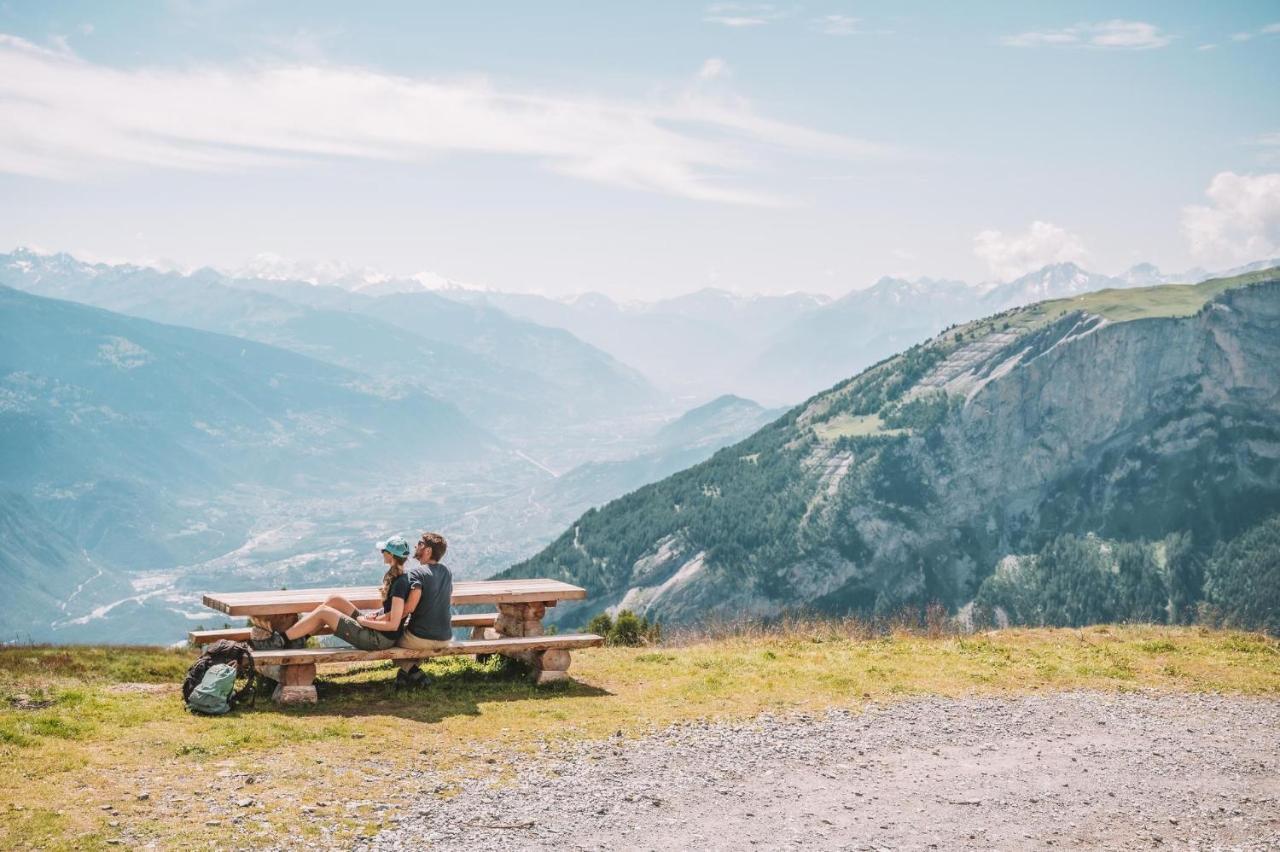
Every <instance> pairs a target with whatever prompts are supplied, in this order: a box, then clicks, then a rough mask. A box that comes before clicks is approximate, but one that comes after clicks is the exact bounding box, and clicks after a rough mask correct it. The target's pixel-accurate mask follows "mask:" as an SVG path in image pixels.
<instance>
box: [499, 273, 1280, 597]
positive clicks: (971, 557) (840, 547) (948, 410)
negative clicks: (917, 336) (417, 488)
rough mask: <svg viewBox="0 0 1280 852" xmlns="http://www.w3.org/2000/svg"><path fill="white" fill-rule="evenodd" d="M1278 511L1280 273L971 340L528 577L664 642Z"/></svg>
mask: <svg viewBox="0 0 1280 852" xmlns="http://www.w3.org/2000/svg"><path fill="white" fill-rule="evenodd" d="M1277 510H1280V272H1277V271H1276V270H1271V271H1269V272H1264V273H1255V274H1253V275H1251V276H1244V277H1241V278H1238V279H1232V280H1227V281H1211V282H1205V283H1203V284H1200V285H1196V286H1194V287H1191V286H1164V287H1153V288H1146V289H1141V290H1125V291H1105V292H1103V293H1092V294H1088V295H1086V296H1082V297H1075V298H1072V299H1066V300H1059V301H1056V302H1046V303H1041V304H1039V305H1034V306H1031V307H1030V308H1024V309H1017V310H1013V311H1007V312H1005V313H1003V314H998V315H996V316H994V317H989V318H987V319H985V320H980V321H978V322H975V323H970V324H968V325H966V326H963V327H960V328H957V329H953V330H951V331H949V332H947V333H944V334H943V335H940V336H939V337H937V338H935V339H933V340H931V341H929V342H928V343H926V344H924V345H922V346H919V347H914V348H913V349H911V350H909V351H907V352H905V353H903V354H902V355H899V356H897V357H895V358H892V359H889V360H888V361H885V362H883V363H881V364H879V365H877V366H875V367H873V368H871V369H870V370H868V371H866V372H864V373H863V374H861V375H859V376H857V377H855V378H854V379H851V380H849V381H846V382H844V383H842V384H840V385H838V386H836V387H835V388H832V389H831V390H830V391H827V392H825V393H823V394H820V395H818V396H816V397H814V398H813V399H811V400H810V401H809V402H807V403H806V404H804V405H802V406H800V407H798V408H797V409H795V410H793V411H792V412H790V413H789V414H787V415H786V416H784V417H783V418H781V419H780V420H778V421H777V422H775V423H773V424H771V425H770V426H768V427H766V428H765V429H763V430H762V431H761V432H759V433H757V434H756V435H754V436H752V437H751V438H749V439H747V440H746V441H744V442H743V443H741V444H738V445H736V446H734V447H730V448H728V449H726V450H723V451H721V452H720V453H718V454H717V455H716V456H715V457H714V458H712V459H711V460H709V461H708V462H706V463H704V464H702V465H698V466H696V467H694V468H691V469H689V470H686V471H683V472H681V473H680V474H677V475H675V476H673V477H671V478H669V479H667V480H663V481H662V482H659V483H656V484H654V485H651V486H648V487H646V488H644V489H641V490H640V491H637V492H635V493H634V494H631V495H628V496H627V497H624V498H622V499H620V500H618V501H615V502H614V503H611V504H610V505H609V506H606V507H605V508H604V509H602V510H599V511H593V512H589V513H588V514H587V515H585V516H583V517H582V518H581V519H580V520H579V521H578V522H577V523H576V524H575V525H574V526H573V528H572V529H571V530H569V531H567V532H566V533H565V535H564V536H562V537H561V539H560V540H558V541H557V542H556V543H554V544H553V545H552V546H551V547H549V548H548V549H547V550H546V551H544V552H543V553H541V554H539V555H538V556H536V557H535V558H533V559H531V560H529V561H528V562H526V563H522V564H521V565H517V566H515V567H514V568H512V569H511V570H510V571H509V572H508V573H509V574H511V575H526V576H535V575H536V576H548V575H551V576H560V577H564V578H566V579H570V580H572V581H576V582H581V583H584V584H586V585H587V586H588V588H589V589H590V591H591V593H592V600H591V601H590V603H589V604H588V606H589V607H590V608H591V609H600V608H602V607H604V606H606V605H618V604H623V605H626V606H628V607H631V608H634V609H637V610H645V611H648V612H649V613H650V614H652V615H656V616H657V617H659V618H662V619H665V620H667V621H689V620H694V619H696V618H699V617H701V616H702V615H703V614H705V613H707V612H715V613H721V614H725V615H729V614H733V615H737V614H742V613H748V614H772V613H776V612H778V611H780V610H782V609H785V608H797V607H805V608H812V609H817V610H822V611H829V612H838V613H846V612H861V613H867V612H873V611H892V610H895V609H897V608H900V607H902V606H906V605H918V604H921V603H923V602H926V601H928V600H940V601H943V602H945V603H946V604H948V605H949V606H951V607H953V608H954V607H959V606H961V605H963V604H964V603H966V602H967V601H969V600H971V599H972V597H973V595H974V593H975V591H976V589H977V587H978V584H979V583H981V581H982V580H983V579H984V578H985V577H986V576H987V575H989V574H990V573H991V571H992V570H993V569H994V568H995V566H996V564H997V563H998V562H999V560H1000V559H1001V558H1002V557H1004V556H1005V555H1007V554H1010V553H1023V552H1028V550H1030V549H1034V548H1036V547H1039V546H1040V545H1041V544H1043V543H1044V542H1045V541H1047V540H1049V539H1050V538H1052V537H1053V536H1055V535H1058V534H1061V533H1068V532H1070V533H1078V534H1083V533H1088V532H1094V533H1097V534H1098V535H1100V536H1104V537H1107V538H1110V539H1119V540H1137V539H1147V540H1150V539H1154V538H1158V537H1161V536H1164V535H1167V534H1169V533H1172V532H1177V531H1190V532H1191V533H1192V535H1193V537H1194V538H1195V539H1196V540H1197V542H1199V543H1201V544H1202V545H1204V544H1210V543H1212V542H1213V541H1216V540H1220V539H1221V538H1223V537H1227V536H1230V535H1234V534H1235V533H1237V532H1238V531H1240V530H1241V529H1242V528H1243V527H1245V526H1247V525H1248V524H1250V523H1252V522H1254V521H1256V520H1257V519H1259V518H1261V517H1262V516H1264V515H1266V514H1268V513H1274V512H1275V511H1277ZM560 615H561V617H562V618H565V619H566V620H570V621H571V620H572V618H573V613H572V612H565V613H562V614H560Z"/></svg>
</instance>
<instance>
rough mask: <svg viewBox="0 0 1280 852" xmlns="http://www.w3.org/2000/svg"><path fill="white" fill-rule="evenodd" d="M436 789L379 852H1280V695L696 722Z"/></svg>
mask: <svg viewBox="0 0 1280 852" xmlns="http://www.w3.org/2000/svg"><path fill="white" fill-rule="evenodd" d="M532 765H533V766H534V767H536V772H535V773H534V774H532V775H526V776H525V777H523V778H521V779H520V780H519V781H518V782H516V783H514V784H510V783H509V784H507V785H503V786H499V785H490V784H488V783H483V782H477V783H475V784H474V785H471V786H468V787H465V788H464V789H463V790H462V791H461V793H459V794H458V795H456V796H453V797H452V798H448V799H444V798H441V797H439V796H437V795H434V794H424V795H423V796H422V798H421V799H420V800H419V801H418V802H417V803H416V804H415V805H414V806H412V807H410V808H408V809H407V810H405V811H404V812H403V816H402V821H401V822H400V823H399V824H398V825H397V826H396V827H395V828H394V829H388V830H385V831H383V832H382V833H380V834H379V835H378V836H377V837H376V838H374V839H373V840H372V842H370V843H366V844H365V845H364V846H362V847H361V848H362V849H366V850H393V849H417V848H434V849H466V850H474V852H481V851H482V850H503V852H509V850H512V849H522V850H524V849H552V848H554V849H670V850H677V849H678V850H685V849H735V850H741V849H791V848H802V847H803V848H805V849H903V848H910V849H930V848H937V849H964V848H975V849H990V848H999V849H1033V848H1034V849H1080V848H1087V849H1137V848H1147V849H1151V848H1165V849H1187V848H1193V849H1280V701H1276V700H1274V699H1272V700H1266V699H1251V698H1241V697H1233V696H1219V695H1157V694H1146V693H1144V694H1128V695H1117V694H1098V693H1068V694H1057V695H1044V696H1034V697H1027V698H1016V699H963V700H949V699H940V698H939V699H925V700H912V701H904V702H901V703H897V704H892V705H887V706H881V707H871V708H868V709H867V710H866V711H864V712H862V713H860V714H855V713H849V712H844V711H833V712H830V713H827V714H825V715H822V716H818V717H787V718H785V719H782V718H771V717H767V716H766V717H761V718H759V719H756V720H754V721H752V722H750V723H744V724H709V723H695V724H684V725H679V726H676V727H672V728H669V729H664V730H662V731H659V732H656V733H654V734H651V735H648V736H645V737H643V738H641V739H638V740H624V739H622V738H612V739H608V740H605V741H597V742H590V743H581V744H578V745H576V746H574V747H573V748H572V749H571V750H569V751H567V752H563V753H556V754H553V753H551V752H547V753H546V757H545V759H544V760H542V761H540V762H534V763H533V764H532Z"/></svg>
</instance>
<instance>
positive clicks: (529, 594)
mask: <svg viewBox="0 0 1280 852" xmlns="http://www.w3.org/2000/svg"><path fill="white" fill-rule="evenodd" d="M333 595H341V596H342V597H344V598H346V599H347V600H349V601H351V603H353V604H355V605H356V606H357V607H359V608H360V609H377V608H378V607H381V606H382V598H381V597H380V596H379V594H378V587H377V586H347V587H343V588H324V589H288V590H286V591H276V592H210V593H209V594H207V595H205V596H204V605H205V606H207V607H210V608H211V609H216V610H218V611H219V612H225V613H226V614H227V615H288V614H291V613H303V612H310V611H311V610H313V609H315V608H316V607H318V606H320V605H321V604H323V603H324V602H325V601H326V600H328V599H329V598H330V597H332V596H333ZM586 596H587V590H586V589H583V588H581V587H579V586H571V585H569V584H568V583H562V582H560V581H559V580H470V581H460V582H457V583H454V584H453V604H454V605H455V606H465V605H468V604H500V603H546V604H552V605H554V604H555V602H556V601H572V600H582V599H583V598H585V597H586Z"/></svg>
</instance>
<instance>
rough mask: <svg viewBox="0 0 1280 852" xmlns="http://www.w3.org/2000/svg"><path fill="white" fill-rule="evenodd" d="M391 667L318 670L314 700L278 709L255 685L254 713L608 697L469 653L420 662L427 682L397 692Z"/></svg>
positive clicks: (431, 714) (385, 712)
mask: <svg viewBox="0 0 1280 852" xmlns="http://www.w3.org/2000/svg"><path fill="white" fill-rule="evenodd" d="M396 670H397V667H396V666H395V665H394V664H393V663H386V662H380V663H371V664H365V665H357V666H352V667H350V668H347V669H344V670H336V671H325V670H323V669H322V670H321V671H320V674H319V676H318V677H317V678H316V693H317V696H318V698H319V702H318V703H317V704H314V705H306V706H301V707H299V706H294V707H288V708H286V707H282V706H280V705H276V704H273V703H272V702H271V700H270V695H271V687H272V686H274V684H273V683H272V682H271V681H266V682H265V685H260V687H259V694H258V702H257V710H258V712H262V711H264V710H265V711H268V712H289V713H294V712H298V713H306V714H308V715H311V714H314V715H320V716H345V717H360V716H399V717H401V718H405V719H413V720H414V721H418V722H427V723H431V722H440V721H443V720H444V719H448V718H450V717H453V716H478V715H479V714H480V705H481V704H490V703H493V702H497V701H545V700H547V699H552V698H583V699H590V698H600V697H603V696H608V695H612V694H613V693H611V692H609V691H608V690H606V689H601V688H600V687H597V686H591V685H589V684H585V683H580V682H578V681H576V680H574V679H573V677H572V672H571V673H570V679H569V680H568V681H561V682H558V683H549V684H545V685H542V686H537V685H535V684H534V683H533V682H532V681H531V680H530V679H529V674H528V669H527V668H525V666H524V665H523V664H521V663H518V662H515V661H513V660H510V659H508V658H506V657H501V656H495V657H491V658H490V659H489V660H488V661H487V662H484V663H479V662H476V661H475V660H474V659H472V658H471V657H446V658H438V659H435V660H429V661H427V662H425V663H424V664H423V665H422V670H423V671H424V672H425V673H426V674H427V676H428V681H427V682H426V683H425V684H423V685H422V686H417V687H411V688H407V689H400V690H397V689H395V687H394V683H395V674H396Z"/></svg>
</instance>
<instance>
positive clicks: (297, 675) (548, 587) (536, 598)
mask: <svg viewBox="0 0 1280 852" xmlns="http://www.w3.org/2000/svg"><path fill="white" fill-rule="evenodd" d="M335 595H340V596H342V597H344V598H346V599H347V600H349V601H351V603H352V604H354V605H355V606H356V607H357V608H359V609H377V608H379V607H381V606H382V598H381V596H380V595H379V589H378V587H377V586H346V587H336V588H315V589H286V590H280V591H263V592H211V593H209V594H206V595H204V605H205V606H207V607H210V608H211V609H215V610H217V611H218V612H222V613H226V614H227V615H231V616H247V617H248V619H249V622H250V623H251V624H252V625H253V628H254V632H255V633H257V634H258V635H259V636H264V635H266V634H267V632H269V631H272V630H279V631H282V632H283V631H285V630H287V629H289V627H290V626H292V625H293V624H294V623H295V622H297V620H298V618H299V616H301V615H302V614H303V613H307V612H310V611H311V610H313V609H315V608H316V607H318V606H320V605H322V604H323V603H324V602H325V601H326V600H328V599H329V598H331V597H333V596H335ZM586 596H587V592H586V590H585V589H583V588H581V587H579V586H573V585H570V584H569V583H562V582H560V581H559V580H539V579H534V580H467V581H459V582H456V583H454V584H453V598H452V603H453V605H454V606H467V605H476V604H494V605H496V606H497V608H498V613H497V616H496V618H494V619H493V620H492V624H493V626H492V627H488V626H487V623H488V622H487V621H484V622H483V623H477V624H476V625H475V626H473V627H472V634H471V641H469V642H458V643H454V645H455V646H456V648H455V649H454V650H453V651H452V652H453V653H477V654H480V653H485V654H487V653H502V654H506V655H507V656H511V657H514V658H516V659H519V660H521V661H522V662H525V663H527V664H528V665H529V666H530V667H531V668H532V669H533V670H534V680H535V682H537V683H546V682H548V681H553V680H561V679H564V678H565V677H567V674H566V672H567V670H568V668H569V649H570V648H577V647H586V646H589V645H598V644H600V643H601V642H602V641H603V640H602V639H601V638H600V637H599V636H593V635H587V634H583V635H577V634H575V635H573V636H565V637H555V636H546V635H545V631H544V630H543V624H542V619H543V617H544V616H545V615H546V611H547V607H552V606H555V605H556V604H557V603H559V602H560V601H569V600H582V599H583V598H585V597H586ZM514 640H520V641H514ZM482 642H483V643H487V644H483V645H482V644H481V643H482ZM504 643H505V644H504ZM449 652H450V651H449V650H445V651H444V653H449ZM376 653H379V652H350V651H344V652H341V653H339V652H333V651H330V652H328V653H323V652H318V649H317V651H316V652H313V653H308V654H302V655H298V654H286V653H284V652H260V653H255V654H254V656H255V657H260V658H262V660H263V661H264V662H267V661H269V662H268V663H267V665H265V666H264V667H263V668H264V673H265V674H266V675H267V676H268V677H271V678H272V679H273V680H276V681H277V682H278V683H279V684H280V688H278V689H277V690H276V698H277V700H290V701H315V700H316V694H315V687H314V686H313V685H312V681H313V680H314V678H315V663H317V662H349V661H350V660H352V659H357V658H363V657H361V656H359V655H364V656H368V657H369V658H370V659H374V658H377V659H384V658H386V659H390V658H392V657H395V658H402V657H405V656H407V655H409V654H410V653H411V652H407V651H404V650H403V649H401V650H399V651H397V652H396V653H395V654H393V655H392V656H391V657H389V656H387V653H388V652H380V653H381V654H382V655H383V656H381V657H375V656H373V655H374V654H376ZM437 653H439V652H437ZM433 655H435V654H431V653H423V654H422V655H421V656H423V657H426V656H433ZM304 658H305V659H304ZM282 695H283V698H282Z"/></svg>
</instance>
